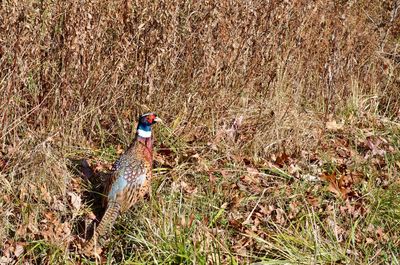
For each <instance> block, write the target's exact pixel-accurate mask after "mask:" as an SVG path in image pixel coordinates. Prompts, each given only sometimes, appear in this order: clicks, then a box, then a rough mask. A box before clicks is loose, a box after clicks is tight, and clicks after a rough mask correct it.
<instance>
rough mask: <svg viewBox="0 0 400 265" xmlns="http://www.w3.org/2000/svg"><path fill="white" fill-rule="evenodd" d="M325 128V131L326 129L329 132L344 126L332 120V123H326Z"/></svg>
mask: <svg viewBox="0 0 400 265" xmlns="http://www.w3.org/2000/svg"><path fill="white" fill-rule="evenodd" d="M325 126H326V129H328V130H329V131H338V130H341V129H342V128H343V126H344V124H343V123H337V122H336V121H335V120H332V121H327V122H326V124H325Z"/></svg>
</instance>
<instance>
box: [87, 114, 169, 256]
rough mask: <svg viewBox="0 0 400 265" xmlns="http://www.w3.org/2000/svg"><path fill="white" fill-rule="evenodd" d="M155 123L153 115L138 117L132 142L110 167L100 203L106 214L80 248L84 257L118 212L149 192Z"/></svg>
mask: <svg viewBox="0 0 400 265" xmlns="http://www.w3.org/2000/svg"><path fill="white" fill-rule="evenodd" d="M157 122H161V119H160V118H158V117H157V115H156V114H155V113H146V114H143V115H141V116H140V117H139V121H138V126H137V130H136V137H135V140H134V141H133V143H132V144H131V145H130V147H129V148H128V149H127V150H126V151H125V153H123V154H122V155H121V157H120V158H119V159H118V160H117V161H116V162H115V163H114V165H113V167H112V174H111V177H110V178H109V180H108V183H107V184H106V185H105V193H104V194H105V195H106V196H105V197H104V199H105V201H103V203H104V204H105V203H106V204H107V206H106V211H105V213H104V215H103V218H102V219H101V221H100V223H99V225H98V227H97V229H96V230H95V231H94V234H93V236H92V238H91V239H90V240H89V241H88V242H87V244H86V245H85V246H84V248H83V253H84V254H86V255H89V256H90V255H92V254H95V253H94V246H95V243H96V239H97V237H99V236H100V237H102V236H104V235H105V234H106V232H107V230H108V229H110V228H111V227H112V226H113V224H114V222H115V220H116V219H117V217H118V216H119V215H120V214H121V213H123V212H126V211H127V210H128V209H129V208H131V207H132V206H133V205H134V204H135V203H136V202H137V201H138V200H139V199H141V198H143V196H144V195H145V194H147V193H148V192H149V191H150V181H151V176H152V172H151V171H152V164H153V154H152V152H153V137H152V132H151V126H152V125H154V124H155V123H157ZM104 204H103V205H104Z"/></svg>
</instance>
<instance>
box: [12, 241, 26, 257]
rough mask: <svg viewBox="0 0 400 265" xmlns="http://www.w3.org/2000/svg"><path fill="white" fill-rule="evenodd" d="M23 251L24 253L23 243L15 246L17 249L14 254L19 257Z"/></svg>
mask: <svg viewBox="0 0 400 265" xmlns="http://www.w3.org/2000/svg"><path fill="white" fill-rule="evenodd" d="M22 253H24V246H23V245H21V244H17V245H16V246H15V249H14V255H15V257H17V258H18V257H19V256H21V254H22Z"/></svg>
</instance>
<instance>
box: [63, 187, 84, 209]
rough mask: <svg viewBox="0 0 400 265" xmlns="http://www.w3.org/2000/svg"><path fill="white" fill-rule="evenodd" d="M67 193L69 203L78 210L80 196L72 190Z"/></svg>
mask: <svg viewBox="0 0 400 265" xmlns="http://www.w3.org/2000/svg"><path fill="white" fill-rule="evenodd" d="M67 194H68V195H69V196H70V200H71V204H72V206H73V207H74V209H75V210H79V209H80V208H81V206H82V199H81V197H80V196H79V195H77V194H76V193H75V192H72V191H70V192H68V193H67Z"/></svg>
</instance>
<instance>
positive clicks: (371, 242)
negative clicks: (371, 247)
mask: <svg viewBox="0 0 400 265" xmlns="http://www.w3.org/2000/svg"><path fill="white" fill-rule="evenodd" d="M365 242H366V243H367V244H373V243H374V242H375V241H374V240H373V239H372V238H370V237H367V238H366V240H365Z"/></svg>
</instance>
